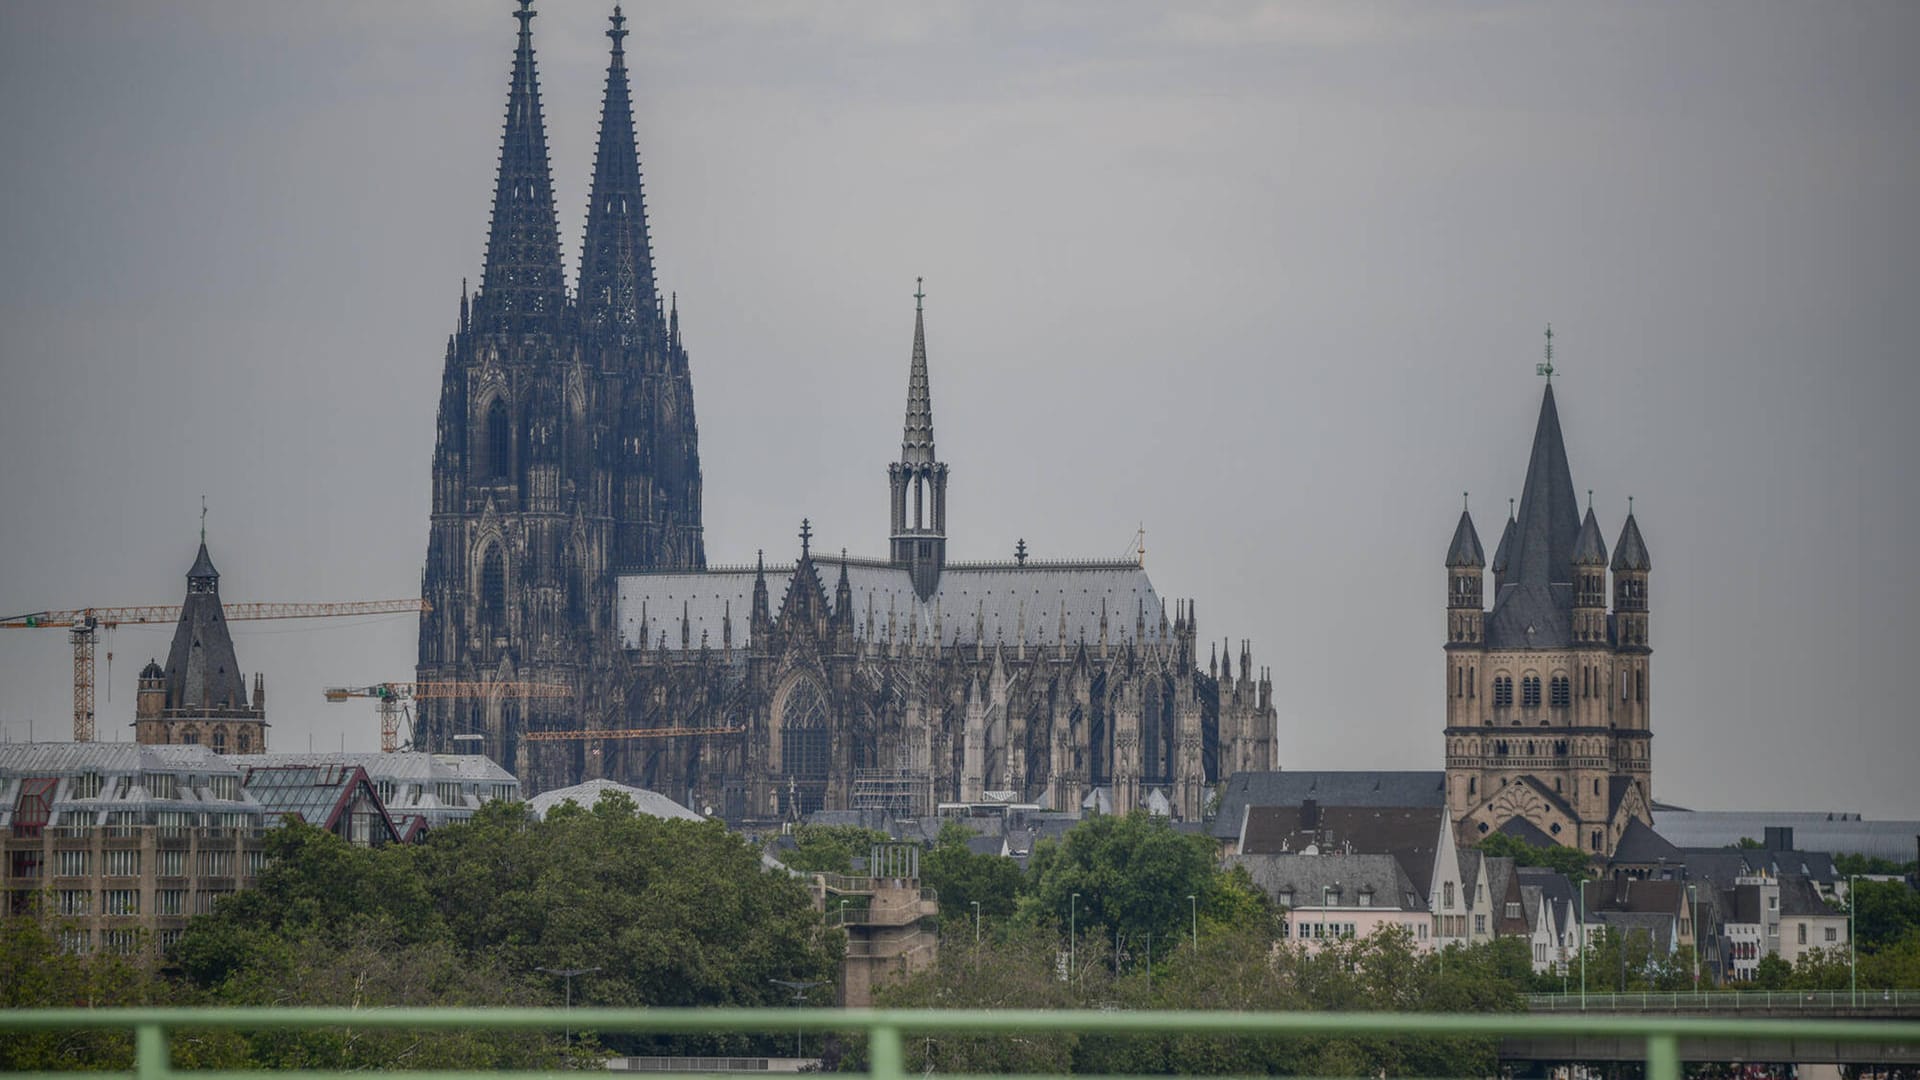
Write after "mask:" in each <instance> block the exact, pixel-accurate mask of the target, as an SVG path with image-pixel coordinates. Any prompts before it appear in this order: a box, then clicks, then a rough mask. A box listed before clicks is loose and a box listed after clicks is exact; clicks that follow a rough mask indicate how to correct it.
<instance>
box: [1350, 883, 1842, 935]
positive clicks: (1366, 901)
mask: <svg viewBox="0 0 1920 1080" xmlns="http://www.w3.org/2000/svg"><path fill="white" fill-rule="evenodd" d="M1360 906H1361V907H1372V906H1373V892H1372V891H1371V890H1367V889H1362V890H1361V891H1360ZM1829 932H1831V931H1829Z"/></svg>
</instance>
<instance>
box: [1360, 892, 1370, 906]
mask: <svg viewBox="0 0 1920 1080" xmlns="http://www.w3.org/2000/svg"><path fill="white" fill-rule="evenodd" d="M1360 906H1361V907H1372V906H1373V890H1372V889H1361V890H1360Z"/></svg>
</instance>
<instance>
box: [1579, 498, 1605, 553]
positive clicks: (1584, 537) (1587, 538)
mask: <svg viewBox="0 0 1920 1080" xmlns="http://www.w3.org/2000/svg"><path fill="white" fill-rule="evenodd" d="M1573 561H1574V563H1575V564H1577V565H1581V566H1605V565H1606V564H1607V542H1606V541H1605V540H1604V539H1602V538H1601V536H1600V521H1599V519H1597V518H1595V517H1594V516H1593V507H1591V506H1589V507H1587V517H1586V520H1585V521H1582V522H1581V523H1580V535H1579V536H1577V537H1575V538H1574V541H1573Z"/></svg>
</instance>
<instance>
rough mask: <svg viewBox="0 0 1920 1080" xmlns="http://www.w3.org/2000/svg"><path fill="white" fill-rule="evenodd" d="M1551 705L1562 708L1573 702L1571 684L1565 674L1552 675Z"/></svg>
mask: <svg viewBox="0 0 1920 1080" xmlns="http://www.w3.org/2000/svg"><path fill="white" fill-rule="evenodd" d="M1552 700H1553V707H1554V708H1556V709H1564V708H1566V707H1567V706H1569V705H1572V704H1573V684H1572V683H1571V682H1570V681H1569V680H1568V679H1567V677H1566V676H1565V675H1555V676H1554V677H1553V699H1552Z"/></svg>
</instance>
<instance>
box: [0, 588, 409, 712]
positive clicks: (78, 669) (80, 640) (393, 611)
mask: <svg viewBox="0 0 1920 1080" xmlns="http://www.w3.org/2000/svg"><path fill="white" fill-rule="evenodd" d="M223 607H224V612H225V618H226V619H227V621H229V622H237V621H239V620H241V619H328V618H337V617H339V616H343V615H402V614H407V613H411V612H424V611H429V610H432V608H431V605H429V604H428V603H427V602H426V601H425V600H422V599H417V598H416V599H407V600H358V601H350V602H347V603H339V604H226V605H223ZM179 621H180V605H179V604H149V605H147V606H145V607H91V608H76V609H74V610H72V611H36V612H34V613H33V614H31V615H16V616H14V617H13V618H10V619H0V629H20V630H39V629H63V630H66V631H67V633H68V636H69V637H70V638H71V639H72V641H73V741H74V742H92V741H93V647H94V642H95V640H96V639H97V637H98V635H99V632H100V631H102V630H111V629H113V628H114V627H116V626H137V625H155V624H167V623H177V622H179ZM109 655H111V654H109Z"/></svg>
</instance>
